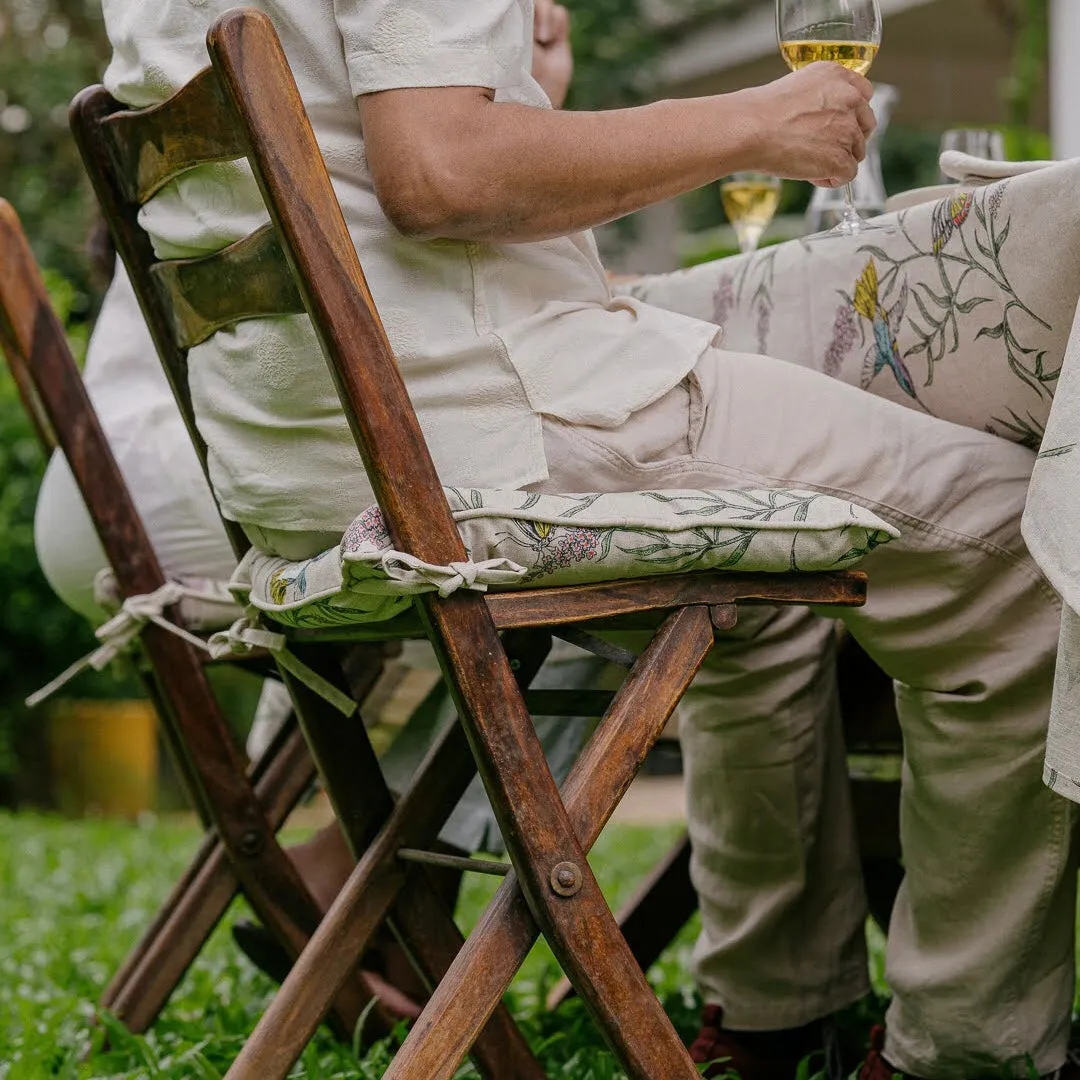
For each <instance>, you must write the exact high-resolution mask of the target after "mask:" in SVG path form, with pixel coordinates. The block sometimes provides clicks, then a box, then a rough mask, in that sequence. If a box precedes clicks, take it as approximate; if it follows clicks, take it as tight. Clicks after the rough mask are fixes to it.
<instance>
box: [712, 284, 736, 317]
mask: <svg viewBox="0 0 1080 1080" xmlns="http://www.w3.org/2000/svg"><path fill="white" fill-rule="evenodd" d="M734 307H735V282H734V280H733V279H732V277H731V275H730V274H721V275H720V280H719V281H718V282H717V283H716V292H715V293H713V322H714V323H716V325H717V326H723V325H724V323H726V322H727V320H728V316H729V315H730V314H731V312H732V309H733V308H734Z"/></svg>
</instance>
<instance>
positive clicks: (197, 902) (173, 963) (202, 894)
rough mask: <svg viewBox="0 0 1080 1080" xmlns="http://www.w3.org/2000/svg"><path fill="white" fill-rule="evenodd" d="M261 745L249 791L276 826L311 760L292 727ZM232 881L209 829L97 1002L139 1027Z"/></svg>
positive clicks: (224, 903)
mask: <svg viewBox="0 0 1080 1080" xmlns="http://www.w3.org/2000/svg"><path fill="white" fill-rule="evenodd" d="M289 726H290V728H291V730H290V731H288V732H287V733H286V734H285V735H284V737H283V738H282V739H281V740H277V741H275V743H274V744H273V745H272V746H271V747H270V748H269V749H268V750H267V752H266V754H265V755H264V756H263V758H262V759H261V760H260V762H259V763H258V767H257V768H256V769H255V770H254V775H255V776H257V777H258V779H257V782H256V785H255V792H256V794H257V795H258V797H259V799H260V801H261V802H262V803H263V806H264V807H265V808H266V816H267V821H268V823H269V825H270V827H271V828H272V829H275V830H276V829H278V828H280V827H281V825H282V824H284V822H285V819H286V818H287V817H288V815H289V813H290V812H291V811H292V809H293V807H294V806H296V804H297V803H298V802H299V801H300V798H301V796H302V795H303V794H304V792H305V791H306V790H307V788H308V787H309V786H310V784H311V781H312V779H313V778H314V776H315V765H314V762H313V761H312V760H311V755H310V754H309V753H308V750H307V745H306V744H305V743H304V737H303V735H302V734H301V732H300V730H299V728H298V727H296V725H295V724H292V725H289ZM238 888H239V884H238V882H237V880H236V875H235V874H234V873H233V871H232V868H231V867H230V865H229V861H228V857H227V855H226V852H225V849H224V847H223V846H222V844H221V841H220V840H219V839H218V837H217V835H216V834H215V833H213V832H211V833H209V834H208V835H207V836H206V838H205V839H204V841H203V843H202V845H201V846H200V848H199V851H198V853H197V854H196V856H195V858H194V859H193V860H192V863H191V865H190V866H189V867H188V869H187V871H186V872H185V874H184V876H183V877H182V878H181V879H180V881H179V883H178V884H177V886H176V888H174V889H173V891H172V893H171V894H170V896H169V898H168V900H167V901H166V902H165V904H164V905H163V906H162V908H161V911H160V912H159V913H158V915H157V917H156V918H155V920H154V922H153V924H152V925H151V926H150V927H149V928H148V929H147V931H146V932H145V934H144V935H143V938H142V940H141V941H140V942H139V944H138V945H137V946H136V948H135V949H134V950H132V953H131V955H130V956H129V957H128V959H127V961H126V962H125V964H124V966H123V967H122V968H121V969H120V970H119V971H118V972H117V973H116V975H115V976H114V977H113V980H112V982H111V983H110V984H109V986H108V988H107V989H106V991H105V993H104V994H103V995H102V998H101V1001H100V1006H101V1008H103V1009H106V1010H108V1011H109V1012H111V1013H112V1014H113V1015H114V1016H115V1017H116V1018H117V1019H118V1020H119V1021H120V1022H121V1023H122V1024H123V1025H124V1026H125V1027H126V1028H127V1029H128V1030H129V1031H131V1032H133V1033H135V1034H139V1033H141V1032H143V1031H146V1030H147V1029H148V1028H149V1027H150V1025H151V1024H153V1023H154V1021H155V1020H156V1019H157V1016H158V1014H159V1013H160V1012H161V1009H162V1008H163V1007H164V1005H165V1003H166V1001H168V999H169V996H170V995H171V994H172V992H173V990H174V989H175V988H176V986H177V984H178V983H179V982H180V980H181V979H182V978H183V976H184V973H185V972H186V971H187V969H188V967H190V965H191V963H192V961H193V960H194V959H195V957H196V956H197V955H198V953H199V951H200V950H201V949H202V947H203V945H204V944H205V943H206V939H207V938H208V937H209V936H210V934H211V932H212V931H213V929H214V927H215V926H217V924H218V922H219V921H220V920H221V917H222V916H223V915H224V914H225V911H226V909H227V908H228V906H229V904H230V902H231V901H232V898H233V897H234V896H235V895H236V892H237V889H238Z"/></svg>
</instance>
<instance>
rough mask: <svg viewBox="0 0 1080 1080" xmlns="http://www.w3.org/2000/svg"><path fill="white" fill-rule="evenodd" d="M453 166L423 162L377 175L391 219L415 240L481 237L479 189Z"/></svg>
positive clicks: (381, 197) (380, 197) (380, 196)
mask: <svg viewBox="0 0 1080 1080" xmlns="http://www.w3.org/2000/svg"><path fill="white" fill-rule="evenodd" d="M469 188H470V185H469V184H468V182H467V181H466V180H465V179H464V178H463V177H462V176H461V175H460V174H458V173H457V172H456V171H455V170H454V169H453V168H452V167H449V166H447V165H446V164H444V163H434V162H422V163H416V164H415V165H413V166H411V167H406V168H399V169H395V170H393V171H392V172H391V174H390V175H387V176H383V177H376V178H375V196H376V198H377V199H378V200H379V205H380V207H381V208H382V211H383V213H384V214H385V215H386V218H387V220H388V221H389V222H390V224H391V225H393V226H394V228H395V229H397V231H398V232H400V233H401V234H402V235H404V236H408V237H410V238H411V239H414V240H466V239H473V238H478V237H479V234H480V233H481V232H482V231H483V230H482V223H481V222H479V221H478V220H477V206H476V203H475V192H473V193H472V194H470V191H469Z"/></svg>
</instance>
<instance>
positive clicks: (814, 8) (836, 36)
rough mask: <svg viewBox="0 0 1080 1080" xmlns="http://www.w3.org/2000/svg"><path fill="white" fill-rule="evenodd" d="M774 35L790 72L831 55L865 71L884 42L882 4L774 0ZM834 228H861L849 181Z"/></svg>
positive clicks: (846, 0)
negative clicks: (882, 41)
mask: <svg viewBox="0 0 1080 1080" xmlns="http://www.w3.org/2000/svg"><path fill="white" fill-rule="evenodd" d="M776 36H777V40H778V42H779V44H780V52H781V55H782V56H783V57H784V60H785V61H786V62H787V64H788V66H789V67H790V68H791V69H792V71H799V70H801V69H802V68H804V67H807V66H808V65H810V64H813V63H816V62H818V61H820V60H827V61H832V62H833V63H837V64H840V65H841V66H843V67H845V68H847V69H848V70H849V71H854V72H856V73H857V74H859V75H866V73H867V72H868V71H869V70H870V65H871V64H872V63H873V62H874V58H875V57H876V56H877V51H878V49H879V48H880V46H881V9H880V7H879V5H878V0H776ZM836 229H837V231H838V232H842V233H845V234H847V235H854V234H855V233H858V232H860V231H861V229H862V219H861V218H860V217H859V213H858V211H857V210H856V208H855V199H854V195H853V192H852V189H851V185H850V184H848V185H847V188H846V191H845V206H844V217H843V220H842V221H841V222H840V224H839V225H837V226H836Z"/></svg>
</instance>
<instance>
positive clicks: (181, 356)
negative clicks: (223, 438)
mask: <svg viewBox="0 0 1080 1080" xmlns="http://www.w3.org/2000/svg"><path fill="white" fill-rule="evenodd" d="M208 49H209V52H210V59H211V63H212V69H211V71H210V72H209V73H208V72H206V71H204V72H202V73H200V74H199V75H198V76H196V77H195V79H194V80H193V81H192V82H191V83H189V84H188V85H187V86H186V87H184V88H183V89H182V90H181V91H179V92H178V93H177V94H176V95H174V97H172V98H171V99H170V100H169V101H166V102H164V103H163V104H162V105H159V106H156V107H155V108H153V109H150V110H144V111H141V112H135V111H132V110H129V109H126V108H124V107H122V106H121V105H120V104H119V103H118V102H116V101H115V99H113V98H112V97H111V96H110V95H109V94H108V93H107V92H106V91H105V90H104V89H103V88H101V87H94V88H91V89H90V90H87V91H84V92H83V93H82V94H80V95H79V97H77V98H76V99H75V101H74V103H73V105H72V112H71V116H72V127H73V129H74V131H75V135H76V139H77V141H78V142H79V146H80V149H81V151H82V154H83V158H84V160H85V162H86V165H87V169H88V171H89V172H90V175H91V179H92V181H93V183H94V187H95V190H96V191H97V194H98V198H99V200H100V201H101V204H102V208H103V210H104V212H105V216H106V218H107V219H108V221H109V224H110V227H111V228H112V231H113V235H114V238H115V240H116V246H117V250H118V251H119V253H120V256H121V258H122V259H123V260H124V262H125V264H126V265H127V267H128V271H129V274H130V277H131V280H132V284H133V285H134V287H135V290H136V293H137V294H138V296H139V301H140V304H141V305H142V308H143V312H144V314H145V315H146V318H147V322H148V323H149V325H150V328H151V332H152V334H153V336H154V340H155V343H156V344H157V346H158V349H159V351H160V353H161V355H162V358H163V361H164V363H165V366H166V369H167V372H168V374H169V377H170V381H171V382H172V385H173V390H174V392H175V393H176V395H177V401H178V402H179V404H180V406H181V409H182V411H183V412H184V415H185V419H186V420H187V422H188V425H189V429H190V430H191V431H192V432H193V433H194V434H195V436H196V440H197V446H198V447H199V449H200V452H201V453H202V454H203V457H204V462H205V444H203V443H202V440H201V439H200V438H198V433H197V429H196V428H195V422H194V415H193V412H192V408H191V399H190V394H189V392H188V388H187V348H188V347H189V345H185V344H184V341H189V342H190V341H191V340H192V339H193V336H198V334H200V333H202V331H203V330H205V329H206V323H207V322H208V321H214V322H218V324H219V325H225V323H226V322H228V321H237V320H238V319H239V318H241V317H245V316H247V317H250V312H245V311H243V310H242V308H243V307H244V303H243V302H237V297H236V296H233V297H232V301H233V302H232V303H231V304H227V303H226V302H225V301H227V300H228V299H229V297H227V296H222V297H221V301H222V302H221V303H217V304H215V305H214V307H213V313H212V319H208V318H207V316H208V309H207V308H205V307H203V305H202V302H199V303H193V302H192V300H191V298H192V295H193V290H197V289H205V288H207V287H208V286H207V284H206V282H207V281H210V280H212V275H213V274H216V273H218V268H214V269H213V270H212V271H207V270H204V269H202V268H192V266H190V265H189V266H187V267H174V268H172V269H170V270H167V269H164V268H162V269H158V270H156V271H155V270H154V269H153V268H154V267H155V265H156V264H157V263H158V260H157V259H156V258H155V256H154V253H153V250H152V248H151V246H150V243H149V240H148V239H147V237H146V234H145V233H144V232H143V231H142V230H141V228H140V227H139V225H138V220H137V217H138V211H139V208H140V206H141V205H142V203H143V202H144V201H145V199H146V198H147V197H148V196H147V193H148V192H151V193H152V192H153V191H157V190H160V187H161V185H162V184H163V183H165V182H166V181H167V179H169V178H171V177H173V176H175V175H178V173H179V172H180V171H183V169H187V168H192V167H195V166H196V165H198V164H201V163H202V160H222V159H223V158H224V157H225V156H227V155H226V151H227V150H228V149H229V148H230V147H235V148H236V149H237V154H236V155H233V156H240V155H242V156H246V158H247V160H248V162H249V163H250V165H251V167H252V170H253V172H254V174H255V178H256V180H257V181H258V183H259V186H260V189H261V190H262V194H263V198H264V201H265V202H266V205H267V209H268V210H269V212H270V217H271V220H272V222H273V225H274V227H275V229H276V232H277V237H278V240H279V242H280V245H281V249H282V251H283V252H284V255H285V259H286V261H287V264H288V266H289V268H290V269H291V271H292V274H293V277H294V280H295V283H296V286H297V289H298V291H299V294H300V296H301V297H302V299H303V303H304V306H305V308H306V309H307V312H308V314H309V315H310V317H311V320H312V324H313V326H314V328H315V331H316V334H317V336H318V338H319V341H320V343H321V345H322V348H323V352H324V354H325V356H326V359H327V363H328V365H329V367H330V371H331V374H332V375H333V377H334V380H335V382H336V383H337V387H338V391H339V394H340V397H341V401H342V407H343V409H344V412H345V414H346V417H347V419H348V421H349V424H350V426H351V428H352V431H353V434H354V436H355V438H356V442H357V446H358V447H359V450H360V454H361V457H362V458H363V461H364V464H365V467H366V469H367V472H368V477H369V479H370V481H371V485H372V488H373V489H374V492H375V497H376V499H377V501H378V502H379V504H380V506H381V507H382V510H383V514H384V516H385V519H386V523H387V527H388V528H389V531H390V535H391V537H392V538H393V540H394V542H395V544H396V545H397V546H398V547H399V548H401V549H403V550H405V551H408V552H410V553H411V554H413V555H415V556H417V557H418V558H421V559H424V560H426V561H428V562H435V563H447V562H453V561H457V560H460V559H462V558H464V557H465V552H464V547H463V545H462V542H461V538H460V535H459V534H458V531H457V528H456V526H455V525H454V522H453V518H452V517H451V514H450V509H449V506H448V504H447V502H446V498H445V496H444V494H443V491H442V486H441V484H440V481H439V478H438V475H437V473H436V471H435V466H434V464H433V462H432V460H431V455H430V453H429V452H428V449H427V445H426V443H425V442H424V438H423V434H422V433H421V430H420V425H419V422H418V421H417V419H416V414H415V412H414V411H413V408H412V403H411V401H410V400H409V395H408V392H407V391H406V389H405V384H404V382H403V381H402V378H401V374H400V372H399V370H398V367H397V362H396V360H395V359H394V355H393V351H392V349H391V346H390V343H389V341H388V340H387V337H386V334H385V331H384V330H383V327H382V323H381V321H380V320H379V316H378V314H377V312H376V310H375V305H374V302H373V300H372V298H371V293H370V291H369V289H368V286H367V282H366V280H365V278H364V273H363V270H362V269H361V266H360V261H359V259H358V257H357V253H356V249H355V247H354V246H353V242H352V238H351V236H350V235H349V230H348V227H347V226H346V224H345V219H344V217H343V215H342V212H341V207H340V205H339V204H338V201H337V197H336V195H335V193H334V189H333V186H332V184H331V182H330V177H329V174H328V173H327V170H326V166H325V164H324V163H323V159H322V154H321V153H320V151H319V147H318V143H317V142H316V139H315V135H314V132H313V131H312V129H311V124H310V122H309V120H308V118H307V114H306V112H305V111H304V106H303V103H302V101H301V100H300V94H299V91H298V90H297V87H296V82H295V80H294V79H293V75H292V72H291V70H290V69H289V65H288V61H287V60H286V58H285V54H284V52H283V51H282V49H281V44H280V42H279V41H278V38H277V34H276V33H275V32H274V28H273V25H272V23H271V22H270V20H269V18H267V16H266V15H264V14H263V13H261V12H258V11H254V10H251V9H239V10H235V11H231V12H229V13H227V14H226V15H224V16H222V17H221V18H220V19H219V20H218V21H217V23H215V25H214V27H213V29H212V30H211V32H210V34H209V35H208ZM211 80H213V81H214V82H215V83H216V86H212V85H211ZM191 131H201V132H202V135H201V136H195V135H192V134H185V132H191ZM200 138H201V139H202V143H201V144H200V141H199V140H200ZM200 145H201V147H202V151H204V152H205V153H207V154H208V155H209V157H208V158H206V159H200V158H199V157H198V153H199V152H200ZM121 171H123V172H124V173H125V177H126V178H124V177H121V175H120V174H121ZM219 266H220V264H219ZM203 273H207V274H208V275H209V276H208V277H207V278H205V279H202V280H200V275H201V274H203ZM185 275H186V276H185ZM155 276H156V278H157V280H159V281H161V282H162V287H157V286H155V285H154V284H152V282H153V281H154V280H155ZM185 298H186V302H187V304H188V306H189V308H191V309H192V310H194V311H196V312H198V313H199V314H200V317H201V320H202V321H201V322H200V320H195V319H193V318H192V317H191V314H192V313H191V311H190V310H189V311H178V310H177V308H178V304H177V301H178V299H179V300H181V301H184V300H185ZM200 308H202V310H201V311H200ZM260 313H263V312H261V311H260ZM196 322H199V323H200V325H199V326H198V327H197V326H196V325H195V323H196ZM360 509H362V508H361V507H357V508H356V510H357V511H359V510H360Z"/></svg>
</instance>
